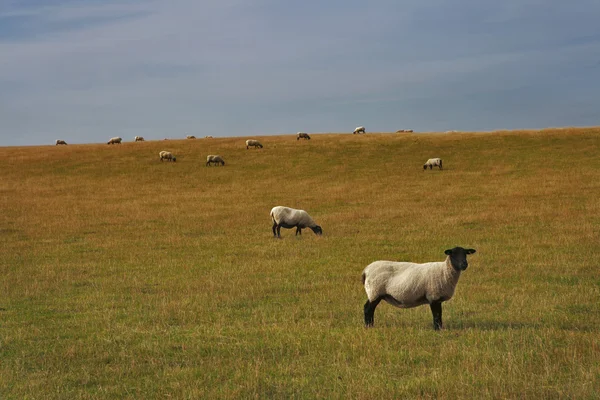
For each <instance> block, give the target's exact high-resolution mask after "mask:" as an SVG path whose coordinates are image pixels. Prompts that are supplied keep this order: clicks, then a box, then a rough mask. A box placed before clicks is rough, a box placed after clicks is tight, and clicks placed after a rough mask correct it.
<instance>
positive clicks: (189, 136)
mask: <svg viewBox="0 0 600 400" xmlns="http://www.w3.org/2000/svg"><path fill="white" fill-rule="evenodd" d="M186 139H196V136H194V135H187V136H186Z"/></svg>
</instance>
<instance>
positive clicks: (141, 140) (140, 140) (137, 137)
mask: <svg viewBox="0 0 600 400" xmlns="http://www.w3.org/2000/svg"><path fill="white" fill-rule="evenodd" d="M134 139H135V141H136V142H143V141H144V138H143V137H142V136H136V137H135V138H134Z"/></svg>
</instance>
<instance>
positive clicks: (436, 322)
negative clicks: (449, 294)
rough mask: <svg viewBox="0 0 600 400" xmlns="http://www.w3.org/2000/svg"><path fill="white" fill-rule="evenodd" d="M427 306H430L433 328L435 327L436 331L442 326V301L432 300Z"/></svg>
mask: <svg viewBox="0 0 600 400" xmlns="http://www.w3.org/2000/svg"><path fill="white" fill-rule="evenodd" d="M429 307H431V314H433V329H435V330H436V331H439V330H440V329H442V328H443V326H442V302H441V301H434V302H433V303H431V304H429Z"/></svg>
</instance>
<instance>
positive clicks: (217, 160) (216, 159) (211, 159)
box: [206, 155, 225, 166]
mask: <svg viewBox="0 0 600 400" xmlns="http://www.w3.org/2000/svg"><path fill="white" fill-rule="evenodd" d="M211 163H214V164H215V165H217V164H221V165H225V160H223V157H221V156H219V155H209V156H206V166H209V165H210V164H211Z"/></svg>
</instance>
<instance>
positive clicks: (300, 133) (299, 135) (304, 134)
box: [296, 132, 310, 140]
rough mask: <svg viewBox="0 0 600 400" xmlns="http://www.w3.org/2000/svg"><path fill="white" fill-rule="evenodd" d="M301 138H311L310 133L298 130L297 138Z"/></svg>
mask: <svg viewBox="0 0 600 400" xmlns="http://www.w3.org/2000/svg"><path fill="white" fill-rule="evenodd" d="M300 139H308V140H310V136H309V135H308V133H304V132H298V135H297V137H296V140H300Z"/></svg>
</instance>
